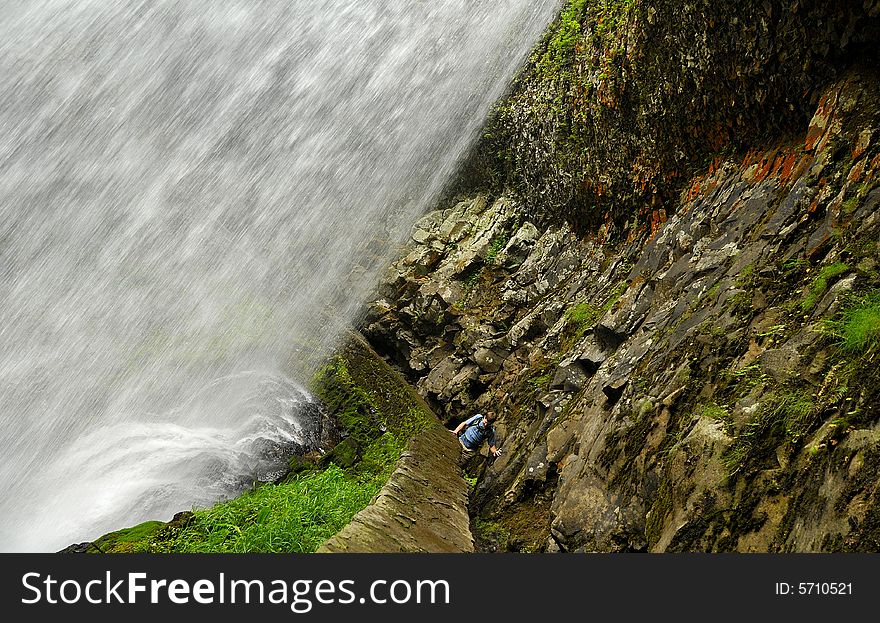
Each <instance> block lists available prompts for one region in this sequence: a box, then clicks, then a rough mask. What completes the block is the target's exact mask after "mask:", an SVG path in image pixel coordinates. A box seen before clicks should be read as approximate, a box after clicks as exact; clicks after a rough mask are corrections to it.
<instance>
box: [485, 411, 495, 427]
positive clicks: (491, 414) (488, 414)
mask: <svg viewBox="0 0 880 623" xmlns="http://www.w3.org/2000/svg"><path fill="white" fill-rule="evenodd" d="M497 417H498V416H497V415H495V412H494V411H487V412H486V422H488V423H489V424H491V423H492V422H494V421H495V419H496V418H497Z"/></svg>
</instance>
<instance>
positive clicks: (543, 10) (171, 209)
mask: <svg viewBox="0 0 880 623" xmlns="http://www.w3.org/2000/svg"><path fill="white" fill-rule="evenodd" d="M558 8H559V7H558V3H557V2H556V1H555V0H546V1H543V2H534V1H531V0H491V1H490V0H410V1H408V2H401V1H399V0H360V1H359V2H352V1H350V0H323V1H316V0H286V1H282V0H217V1H216V2H211V3H209V4H207V3H197V2H184V1H182V0H119V1H117V2H113V3H109V2H104V1H101V0H20V1H19V2H15V3H4V6H3V7H2V8H0V77H2V83H3V87H4V88H3V89H2V90H0V314H2V322H0V446H2V456H0V550H3V551H53V550H57V549H58V548H60V547H63V546H65V545H67V544H69V543H72V542H79V541H83V540H88V539H91V538H95V537H97V536H99V535H100V534H102V533H103V532H106V531H108V530H113V529H118V528H121V527H125V526H128V525H133V524H135V523H138V522H141V521H144V520H147V519H163V520H167V519H169V518H170V515H171V514H172V513H174V512H175V511H179V510H184V509H188V508H191V507H192V506H193V505H207V504H210V503H212V502H214V501H216V500H218V499H221V498H223V497H224V496H229V495H233V494H235V493H236V492H237V491H240V490H241V489H242V487H244V486H246V485H247V484H248V482H247V481H248V480H249V479H251V480H252V479H255V478H258V477H264V476H266V475H267V474H271V471H272V469H273V465H272V464H271V461H270V462H269V463H267V462H266V461H268V459H267V458H266V457H265V456H264V455H265V454H266V453H265V452H261V451H260V448H263V447H265V443H269V444H273V443H278V444H294V445H298V446H300V447H303V448H308V447H312V446H313V445H314V443H315V439H314V437H315V420H316V419H317V418H316V415H315V414H316V412H317V409H316V405H315V402H314V400H313V399H312V398H311V397H310V396H309V394H308V393H307V392H306V390H305V389H304V388H303V383H304V379H305V378H307V374H308V371H309V369H310V366H311V365H313V362H314V361H317V360H318V358H319V357H320V356H321V355H325V354H327V353H328V352H330V350H331V349H332V347H333V344H334V343H335V341H336V340H337V338H338V336H339V334H340V331H341V330H342V329H343V328H344V327H345V326H346V325H347V324H349V323H350V322H351V321H352V318H353V317H354V316H355V314H356V313H357V310H358V309H359V308H360V307H361V306H362V305H363V302H364V299H365V297H366V296H368V294H369V292H370V289H371V288H372V287H373V286H374V284H375V282H376V277H377V271H379V270H380V269H381V268H383V267H384V266H385V265H386V263H387V261H388V259H389V257H391V256H392V255H393V253H394V252H395V250H396V249H398V248H399V245H400V244H401V242H402V241H403V240H404V238H405V236H406V235H407V234H408V232H409V229H410V227H411V224H412V223H413V222H414V220H415V219H416V218H417V217H418V216H419V215H420V214H422V213H423V212H424V211H425V210H426V209H428V208H429V207H431V202H432V201H433V200H436V198H437V195H438V193H439V191H440V189H441V188H442V186H443V184H444V182H445V181H446V180H447V179H448V178H449V176H450V175H451V174H452V173H453V172H454V170H455V167H456V164H457V163H458V162H459V160H460V158H461V157H462V155H463V154H464V153H465V151H466V150H467V148H468V147H469V145H470V144H471V142H472V140H473V139H474V137H475V136H476V134H477V133H478V132H479V129H480V126H481V124H482V122H483V121H484V119H485V117H486V115H487V113H488V111H489V109H490V107H491V105H492V103H493V102H494V101H495V100H497V98H498V97H499V96H500V95H501V94H502V93H503V92H504V89H505V88H506V87H507V85H508V84H509V82H510V80H511V79H512V76H513V75H514V73H515V71H516V69H517V68H518V66H519V65H520V64H521V63H522V61H523V60H524V58H525V55H526V54H527V53H528V51H529V49H530V48H531V46H532V45H534V43H535V42H536V41H537V39H538V37H539V36H540V33H541V32H542V31H543V29H544V28H545V27H546V25H547V24H548V23H549V21H550V20H551V19H552V17H553V14H554V13H555V12H556V11H557V10H558Z"/></svg>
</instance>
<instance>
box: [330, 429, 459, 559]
mask: <svg viewBox="0 0 880 623" xmlns="http://www.w3.org/2000/svg"><path fill="white" fill-rule="evenodd" d="M459 452H460V448H459V444H458V440H456V439H455V437H454V436H453V435H451V434H450V433H449V431H448V430H447V429H446V428H444V427H443V426H442V425H441V424H440V422H439V421H435V422H432V423H431V424H429V425H428V426H426V428H425V429H424V430H422V431H420V432H419V433H417V434H416V435H415V437H413V439H412V440H411V441H410V443H409V445H408V446H407V448H406V450H405V451H404V453H403V456H401V458H400V461H398V463H397V467H396V469H395V470H394V472H393V473H392V474H391V477H390V478H389V479H388V482H387V483H385V486H383V487H382V490H381V491H380V492H379V494H378V495H377V496H376V497H375V498H374V499H373V502H372V503H371V504H370V505H369V506H367V507H366V508H365V509H363V510H362V511H360V512H359V513H358V514H357V515H355V517H354V519H353V520H352V522H351V523H350V524H348V525H347V526H346V527H345V528H343V529H342V530H341V531H340V532H338V533H337V534H336V535H334V536H333V537H331V538H330V539H328V540H327V541H326V542H325V543H324V544H323V545H321V547H319V548H318V553H339V552H361V553H363V552H446V553H458V552H472V551H474V541H473V537H472V536H471V532H470V528H469V526H468V524H469V520H468V512H467V483H466V482H465V480H464V478H463V476H462V473H461V470H460V469H459V467H458V456H459Z"/></svg>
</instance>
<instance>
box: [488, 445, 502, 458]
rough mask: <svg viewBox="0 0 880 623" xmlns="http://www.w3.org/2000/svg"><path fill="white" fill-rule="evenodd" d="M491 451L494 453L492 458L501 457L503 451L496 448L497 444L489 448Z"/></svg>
mask: <svg viewBox="0 0 880 623" xmlns="http://www.w3.org/2000/svg"><path fill="white" fill-rule="evenodd" d="M489 450H490V451H491V452H492V456H499V455H500V454H501V450H499V449H498V448H496V447H495V444H492V445H491V446H489Z"/></svg>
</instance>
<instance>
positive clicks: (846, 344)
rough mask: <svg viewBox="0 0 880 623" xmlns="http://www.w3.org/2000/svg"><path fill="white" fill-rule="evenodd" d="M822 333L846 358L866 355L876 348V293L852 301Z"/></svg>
mask: <svg viewBox="0 0 880 623" xmlns="http://www.w3.org/2000/svg"><path fill="white" fill-rule="evenodd" d="M824 330H825V332H826V333H828V334H829V335H831V336H832V337H833V338H834V339H835V341H836V343H837V346H838V348H839V349H840V351H841V352H842V353H843V354H845V355H848V356H853V355H855V356H860V355H867V354H869V353H871V352H875V351H877V350H878V346H880V290H874V291H873V292H869V293H868V294H865V295H863V296H861V297H858V298H856V299H854V301H853V302H852V303H850V304H849V305H847V306H846V307H845V308H844V309H843V310H842V311H841V312H840V313H839V314H838V316H837V317H836V318H834V319H833V320H829V321H826V322H825V324H824Z"/></svg>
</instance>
